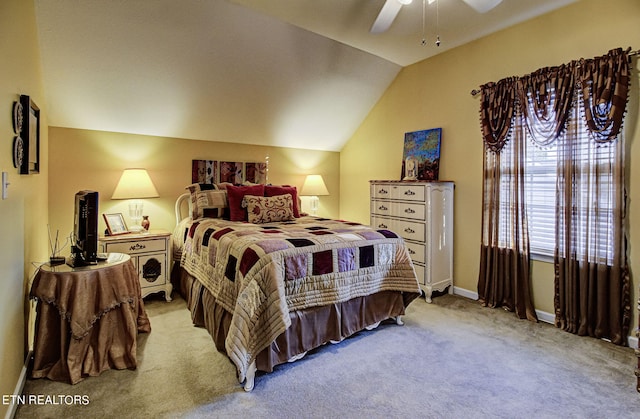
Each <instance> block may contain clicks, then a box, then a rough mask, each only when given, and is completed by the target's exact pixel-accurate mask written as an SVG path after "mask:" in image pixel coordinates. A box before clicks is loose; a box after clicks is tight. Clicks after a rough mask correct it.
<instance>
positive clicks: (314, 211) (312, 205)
mask: <svg viewBox="0 0 640 419" xmlns="http://www.w3.org/2000/svg"><path fill="white" fill-rule="evenodd" d="M319 204H320V198H318V197H317V196H310V197H309V212H310V213H311V215H313V216H314V217H315V216H317V215H318V206H319Z"/></svg>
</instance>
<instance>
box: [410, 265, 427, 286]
mask: <svg viewBox="0 0 640 419" xmlns="http://www.w3.org/2000/svg"><path fill="white" fill-rule="evenodd" d="M413 269H415V271H416V276H417V277H418V282H419V283H420V285H425V284H426V283H427V277H426V275H425V270H424V266H423V265H419V264H417V263H414V264H413Z"/></svg>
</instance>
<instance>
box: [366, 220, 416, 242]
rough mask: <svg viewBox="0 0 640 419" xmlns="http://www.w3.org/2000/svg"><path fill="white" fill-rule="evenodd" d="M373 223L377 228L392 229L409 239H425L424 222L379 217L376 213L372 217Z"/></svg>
mask: <svg viewBox="0 0 640 419" xmlns="http://www.w3.org/2000/svg"><path fill="white" fill-rule="evenodd" d="M371 225H372V226H373V227H375V228H384V229H387V230H391V231H393V232H394V233H396V234H399V235H400V236H401V237H402V238H404V239H407V240H414V241H417V242H424V239H425V226H424V223H417V222H412V221H405V220H398V219H393V218H386V217H378V216H375V215H374V216H372V217H371Z"/></svg>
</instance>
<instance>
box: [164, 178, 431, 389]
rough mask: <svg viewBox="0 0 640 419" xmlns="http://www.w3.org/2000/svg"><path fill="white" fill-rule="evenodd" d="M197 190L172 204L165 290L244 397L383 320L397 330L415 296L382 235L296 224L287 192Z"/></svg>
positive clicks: (346, 225)
mask: <svg viewBox="0 0 640 419" xmlns="http://www.w3.org/2000/svg"><path fill="white" fill-rule="evenodd" d="M203 186H204V185H198V184H194V185H190V186H189V187H188V188H189V190H190V193H186V194H183V195H181V196H180V197H179V198H178V200H177V201H176V221H177V225H176V228H175V231H174V234H173V258H174V266H173V270H172V281H173V282H174V286H175V289H177V290H179V292H180V293H181V294H182V296H183V297H184V298H185V300H186V302H187V307H188V308H189V310H190V312H191V318H192V321H193V323H194V325H196V326H201V327H205V328H206V329H207V330H208V332H209V333H210V335H211V336H212V338H213V341H214V343H215V346H216V348H217V350H218V351H220V352H222V353H225V354H226V355H227V356H228V357H229V359H230V360H231V361H232V362H233V364H234V365H235V367H236V370H237V376H238V380H239V382H240V383H243V384H244V389H245V390H246V391H251V390H252V389H253V387H254V384H255V376H256V372H257V371H263V372H271V371H273V369H274V367H276V366H277V365H279V364H282V363H285V362H292V361H295V360H297V359H300V358H301V357H303V356H304V355H305V354H306V353H307V351H309V350H312V349H315V348H317V347H319V346H322V345H324V344H327V343H339V342H340V341H342V340H343V339H345V338H347V337H349V336H351V335H353V334H355V333H357V332H359V331H361V330H363V329H369V330H371V329H373V328H375V327H377V325H378V324H380V322H382V321H385V320H388V319H392V320H395V322H396V323H398V324H402V320H401V316H402V315H404V313H405V309H406V307H407V306H408V305H409V304H410V303H411V302H412V301H413V300H414V299H415V298H416V297H418V296H419V295H420V294H421V291H420V287H419V284H418V280H417V278H416V274H415V270H414V268H413V264H412V262H411V258H410V256H409V253H408V250H407V248H406V246H405V244H404V242H403V240H402V238H401V237H400V236H399V235H396V234H395V233H393V232H392V231H389V230H380V229H373V228H371V227H369V226H365V225H361V224H358V223H352V222H347V221H343V220H331V219H326V218H319V217H310V216H306V215H305V214H303V213H301V212H300V211H299V209H298V208H299V206H298V205H299V201H298V200H297V196H296V193H295V188H293V189H290V187H285V189H282V188H281V187H278V188H280V189H275V190H273V189H272V190H270V192H268V191H267V190H265V189H264V188H268V187H264V186H263V185H262V188H263V189H261V190H256V189H255V188H254V189H250V188H249V189H245V188H244V187H237V189H236V187H232V186H230V187H229V188H228V189H227V190H217V189H214V190H206V189H202V188H203ZM238 191H242V192H241V193H240V200H238V198H239V197H238ZM280 192H292V193H285V194H280V195H275V194H276V193H280ZM239 203H241V208H240V209H239V208H236V207H238V204H239ZM186 204H188V205H186ZM185 208H188V209H186V210H185ZM243 210H244V211H245V212H244V214H242V213H241V212H242V211H243ZM234 211H235V212H236V214H235V215H234ZM238 211H240V214H238ZM230 214H231V215H230ZM256 214H257V218H256ZM243 217H244V218H243Z"/></svg>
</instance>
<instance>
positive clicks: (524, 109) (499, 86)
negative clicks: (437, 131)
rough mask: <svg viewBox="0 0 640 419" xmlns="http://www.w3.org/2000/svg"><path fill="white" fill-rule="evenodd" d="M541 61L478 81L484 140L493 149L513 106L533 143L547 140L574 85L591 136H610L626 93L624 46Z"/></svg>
mask: <svg viewBox="0 0 640 419" xmlns="http://www.w3.org/2000/svg"><path fill="white" fill-rule="evenodd" d="M630 50H631V49H630V48H629V49H627V50H626V51H623V50H622V48H617V49H613V50H611V51H609V53H608V54H607V55H604V56H602V57H596V58H592V59H580V60H578V61H572V62H570V63H568V64H564V65H561V66H558V67H545V68H541V69H539V70H536V71H535V72H533V73H531V74H528V75H526V76H523V77H508V78H505V79H502V80H500V81H499V82H497V83H493V82H490V83H487V84H485V85H483V86H481V94H482V96H481V104H480V122H481V125H482V137H483V141H484V143H485V146H486V147H487V148H488V149H489V150H491V151H493V152H495V153H499V152H500V150H501V149H502V147H504V144H505V143H506V141H507V139H508V138H509V136H508V134H509V131H510V130H511V127H512V125H513V120H514V117H515V115H516V114H517V113H518V111H519V112H520V113H521V114H522V115H523V118H524V123H525V124H526V126H527V129H528V130H529V132H530V133H531V135H532V137H533V138H534V139H535V141H536V142H537V143H538V144H539V145H547V144H550V143H551V142H553V141H554V140H555V139H556V138H558V136H559V135H560V134H562V132H563V131H564V129H565V125H566V122H567V120H568V118H569V114H570V111H571V107H572V96H573V92H574V89H575V87H576V86H578V87H579V88H580V91H581V92H582V100H583V101H584V107H585V115H584V117H585V119H586V123H587V127H588V130H589V132H590V133H591V135H592V137H593V139H594V140H595V141H597V142H609V141H612V140H613V139H615V138H616V136H617V135H618V133H619V132H620V128H621V127H622V121H623V118H624V113H625V110H626V105H627V100H628V96H629V81H630V77H629V72H630V66H629V52H630Z"/></svg>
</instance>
